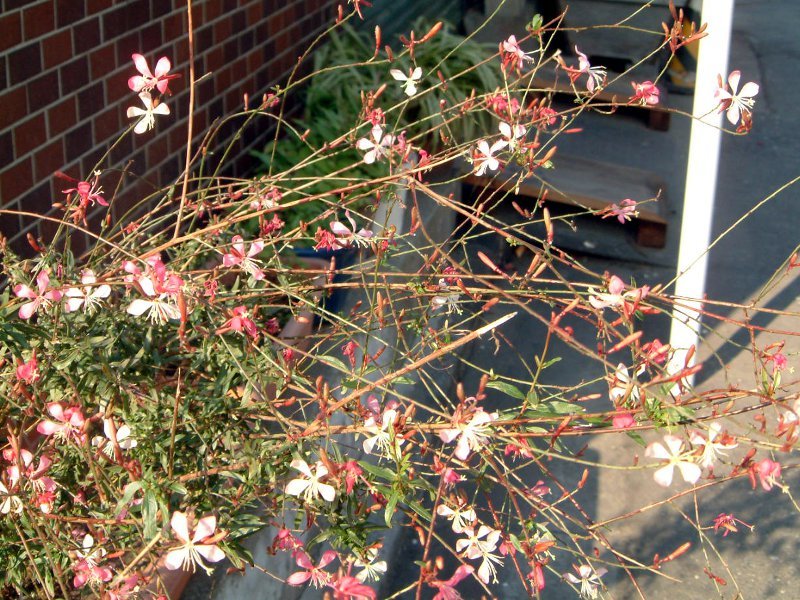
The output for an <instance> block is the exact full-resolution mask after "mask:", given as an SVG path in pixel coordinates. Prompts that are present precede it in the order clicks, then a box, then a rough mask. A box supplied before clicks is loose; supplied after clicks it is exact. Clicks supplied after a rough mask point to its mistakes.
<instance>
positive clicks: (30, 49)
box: [8, 42, 42, 85]
mask: <svg viewBox="0 0 800 600" xmlns="http://www.w3.org/2000/svg"><path fill="white" fill-rule="evenodd" d="M41 71H42V49H41V47H40V46H39V42H32V43H30V44H27V45H25V46H21V47H16V48H14V49H13V50H12V51H11V52H10V53H9V54H8V81H9V83H10V84H11V85H16V84H18V83H21V82H23V81H26V80H28V79H31V78H32V77H34V76H35V75H38V74H39V73H41Z"/></svg>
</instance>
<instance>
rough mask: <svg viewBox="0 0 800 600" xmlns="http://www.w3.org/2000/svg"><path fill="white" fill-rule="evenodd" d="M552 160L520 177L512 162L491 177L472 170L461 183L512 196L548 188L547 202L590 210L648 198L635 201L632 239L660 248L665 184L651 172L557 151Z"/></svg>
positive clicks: (529, 195) (664, 233)
mask: <svg viewBox="0 0 800 600" xmlns="http://www.w3.org/2000/svg"><path fill="white" fill-rule="evenodd" d="M553 162H554V164H555V168H553V169H537V170H536V171H535V175H532V176H529V177H528V178H527V179H525V180H523V181H521V182H519V176H520V174H521V170H520V168H519V167H516V166H514V165H508V166H506V167H505V169H504V170H503V171H500V172H498V173H497V174H492V175H491V176H488V175H483V176H478V175H475V174H474V173H472V174H470V175H468V176H467V177H466V179H465V180H464V182H465V183H466V184H468V185H471V186H474V187H477V188H483V189H488V190H504V191H507V192H510V194H509V196H510V197H511V198H515V197H524V198H531V199H535V200H538V199H539V198H540V197H541V195H542V193H543V192H544V190H548V192H547V202H557V203H559V204H565V205H569V206H574V207H579V208H582V209H585V210H590V211H600V210H604V209H606V208H608V207H610V206H611V205H612V204H619V203H620V201H622V200H624V199H625V198H630V199H631V200H635V201H636V202H643V201H648V200H650V201H648V202H643V203H642V204H640V205H639V206H637V211H638V213H639V214H638V216H636V217H633V218H632V223H634V224H635V226H636V243H637V244H639V245H640V246H645V247H649V248H663V247H664V245H665V244H666V236H667V220H666V218H664V216H663V215H664V213H665V212H666V211H665V202H666V200H665V193H666V183H665V182H664V181H663V180H662V179H661V178H659V177H658V176H657V175H656V174H655V173H652V172H650V171H643V170H641V169H635V168H632V167H623V166H620V165H616V164H614V163H606V162H601V161H595V160H589V159H585V158H578V157H571V156H559V155H557V156H556V158H555V159H554V160H553ZM518 182H519V183H518ZM598 218H599V217H598ZM612 218H613V217H612Z"/></svg>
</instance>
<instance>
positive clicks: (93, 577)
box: [72, 534, 114, 589]
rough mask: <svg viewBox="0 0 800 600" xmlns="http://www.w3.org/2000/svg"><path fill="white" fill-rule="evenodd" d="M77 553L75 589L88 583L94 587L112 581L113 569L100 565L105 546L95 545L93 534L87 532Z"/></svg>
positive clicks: (73, 581)
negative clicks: (98, 546) (97, 546)
mask: <svg viewBox="0 0 800 600" xmlns="http://www.w3.org/2000/svg"><path fill="white" fill-rule="evenodd" d="M76 554H77V556H78V559H79V560H78V562H77V563H76V564H75V567H74V568H73V570H74V571H75V577H73V579H72V585H73V586H74V587H75V589H78V588H82V587H83V586H84V585H86V584H87V583H88V584H89V585H91V586H92V587H94V586H96V585H98V584H100V583H105V582H107V581H111V578H112V577H113V576H114V574H113V573H112V572H111V569H109V568H107V567H101V566H100V565H99V563H100V562H101V561H102V560H103V557H104V556H105V555H106V551H105V550H104V549H103V548H95V547H94V538H92V536H91V535H89V534H86V535H85V536H84V537H83V542H82V543H81V549H80V550H78V551H77V552H76Z"/></svg>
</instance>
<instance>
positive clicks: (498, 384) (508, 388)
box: [486, 381, 525, 400]
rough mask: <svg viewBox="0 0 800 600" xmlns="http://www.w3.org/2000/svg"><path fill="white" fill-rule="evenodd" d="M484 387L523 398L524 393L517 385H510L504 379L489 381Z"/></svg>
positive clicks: (518, 398)
mask: <svg viewBox="0 0 800 600" xmlns="http://www.w3.org/2000/svg"><path fill="white" fill-rule="evenodd" d="M486 387H488V388H492V389H493V390H499V391H501V392H503V393H504V394H506V395H507V396H511V397H512V398H516V399H517V400H525V394H524V393H522V391H521V390H520V389H519V388H518V387H516V386H514V385H511V384H510V383H506V382H505V381H490V382H489V383H487V384H486Z"/></svg>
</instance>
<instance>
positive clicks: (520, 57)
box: [500, 35, 533, 72]
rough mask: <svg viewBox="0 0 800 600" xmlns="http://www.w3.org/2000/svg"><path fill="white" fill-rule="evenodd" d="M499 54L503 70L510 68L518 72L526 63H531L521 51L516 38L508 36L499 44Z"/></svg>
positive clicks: (529, 58)
mask: <svg viewBox="0 0 800 600" xmlns="http://www.w3.org/2000/svg"><path fill="white" fill-rule="evenodd" d="M500 54H501V56H502V60H503V69H508V68H511V69H513V70H515V71H517V72H519V71H520V70H521V69H522V67H523V65H524V64H525V63H526V62H533V58H532V57H531V56H530V55H528V54H526V53H525V52H523V51H522V48H520V46H519V42H517V38H516V36H513V35H511V36H509V38H508V39H507V40H505V41H504V42H501V44H500Z"/></svg>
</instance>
